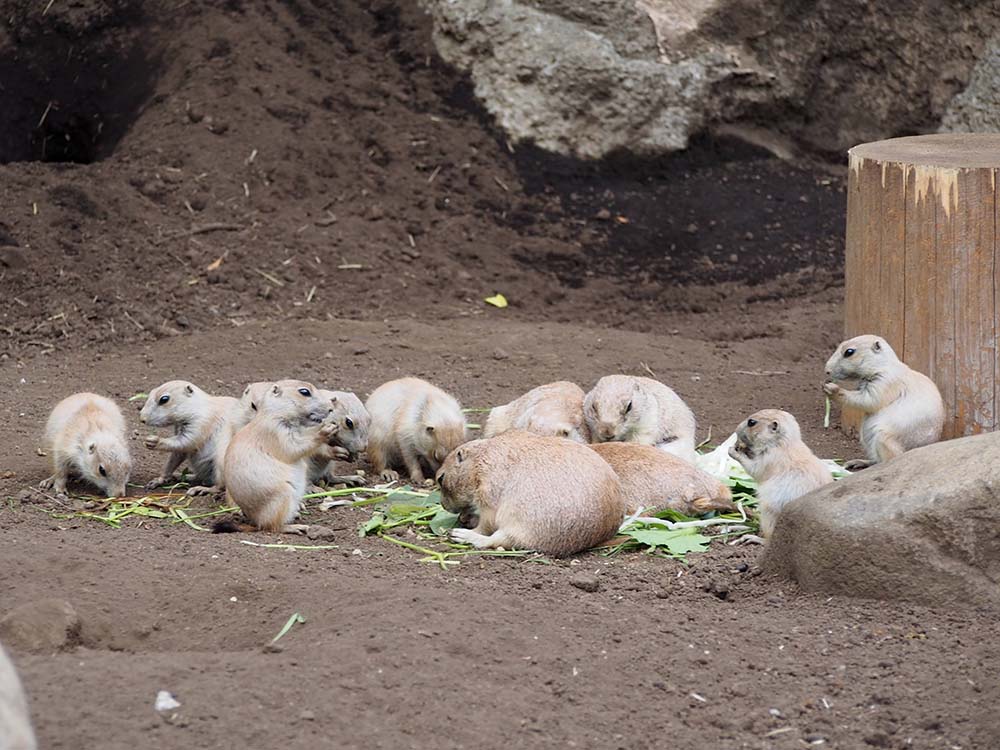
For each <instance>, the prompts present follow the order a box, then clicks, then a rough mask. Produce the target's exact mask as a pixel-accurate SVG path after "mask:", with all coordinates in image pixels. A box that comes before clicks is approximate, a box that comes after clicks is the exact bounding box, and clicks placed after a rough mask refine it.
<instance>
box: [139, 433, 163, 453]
mask: <svg viewBox="0 0 1000 750" xmlns="http://www.w3.org/2000/svg"><path fill="white" fill-rule="evenodd" d="M142 444H143V445H145V446H146V447H147V448H149V449H150V450H155V449H156V446H158V445H159V444H160V436H159V435H146V437H145V439H144V440H143V441H142Z"/></svg>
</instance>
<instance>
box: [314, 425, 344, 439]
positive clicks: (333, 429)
mask: <svg viewBox="0 0 1000 750" xmlns="http://www.w3.org/2000/svg"><path fill="white" fill-rule="evenodd" d="M339 429H340V425H338V424H337V423H336V422H324V423H323V425H322V426H321V427H320V428H319V436H320V437H321V438H322V439H323V440H325V441H327V442H329V440H330V438H332V437H333V436H334V435H336V434H337V430H339Z"/></svg>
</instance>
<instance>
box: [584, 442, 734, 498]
mask: <svg viewBox="0 0 1000 750" xmlns="http://www.w3.org/2000/svg"><path fill="white" fill-rule="evenodd" d="M590 447H591V449H593V450H595V451H597V455H599V456H600V457H601V458H603V459H604V460H605V461H607V462H608V463H609V464H610V465H611V468H612V469H614V470H615V474H617V475H618V480H619V481H620V482H621V485H622V492H623V493H624V495H625V502H626V511H627V512H628V513H635V512H636V511H638V509H639V508H640V507H642V508H644V509H646V510H648V511H650V512H652V511H655V510H659V509H661V508H671V509H673V510H676V511H678V512H679V513H684V514H685V515H688V516H694V515H698V514H700V513H708V512H709V511H713V510H720V511H732V510H735V506H734V505H733V494H732V492H730V490H729V488H728V487H727V486H726V485H724V484H723V483H722V482H720V481H719V480H718V479H716V478H715V477H713V476H711V475H709V474H706V473H705V472H704V471H702V470H701V469H699V468H698V467H696V466H693V465H692V464H690V463H688V462H687V461H685V460H684V459H682V458H678V457H677V456H673V455H671V454H669V453H667V452H665V451H661V450H657V449H656V448H654V447H653V446H651V445H640V444H638V443H597V444H595V445H591V446H590Z"/></svg>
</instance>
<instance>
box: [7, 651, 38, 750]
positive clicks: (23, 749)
mask: <svg viewBox="0 0 1000 750" xmlns="http://www.w3.org/2000/svg"><path fill="white" fill-rule="evenodd" d="M35 747H36V745H35V733H34V732H33V731H32V729H31V717H30V716H29V714H28V700H27V698H25V696H24V689H23V688H22V687H21V681H20V680H19V679H18V677H17V671H16V670H15V669H14V665H13V664H12V663H11V661H10V658H9V657H8V656H7V653H6V652H5V651H4V650H3V647H2V646H0V750H35Z"/></svg>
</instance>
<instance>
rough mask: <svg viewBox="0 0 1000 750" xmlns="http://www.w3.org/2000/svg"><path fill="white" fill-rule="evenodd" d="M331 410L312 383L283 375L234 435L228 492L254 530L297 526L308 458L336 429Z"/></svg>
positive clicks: (229, 454)
mask: <svg viewBox="0 0 1000 750" xmlns="http://www.w3.org/2000/svg"><path fill="white" fill-rule="evenodd" d="M307 394H308V395H307ZM331 411H332V409H331V407H330V404H329V400H328V399H325V398H322V397H321V396H319V393H318V391H317V389H316V387H315V386H313V385H312V384H311V383H306V382H303V381H300V380H282V381H279V382H277V383H274V384H273V385H272V386H271V390H270V391H269V392H268V393H267V395H266V396H265V397H264V398H263V399H262V400H261V401H260V403H258V404H257V415H256V416H255V417H254V418H253V419H252V420H250V423H249V424H247V425H246V426H245V427H244V428H243V429H241V430H240V431H239V432H237V433H236V435H235V436H234V437H233V439H232V441H231V442H230V444H229V450H228V451H227V452H226V457H225V475H226V495H227V497H228V499H229V501H230V502H232V503H235V504H236V505H238V506H239V508H240V510H242V511H243V514H244V515H245V516H246V517H247V519H248V520H249V521H250V523H252V524H253V525H254V526H255V527H257V528H258V529H260V530H262V531H271V532H279V531H298V530H300V529H299V528H298V527H293V526H290V525H289V524H291V521H292V520H293V519H294V518H295V516H296V515H298V512H299V506H300V505H301V503H302V495H303V494H304V493H305V489H306V481H307V479H306V473H307V462H308V459H309V457H310V456H312V455H313V454H315V453H316V452H317V451H318V450H322V449H324V448H325V446H326V443H327V442H328V441H329V440H330V439H331V438H332V437H333V436H334V435H335V434H336V431H337V425H336V424H334V423H333V422H332V420H331V419H330V414H331Z"/></svg>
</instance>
